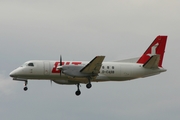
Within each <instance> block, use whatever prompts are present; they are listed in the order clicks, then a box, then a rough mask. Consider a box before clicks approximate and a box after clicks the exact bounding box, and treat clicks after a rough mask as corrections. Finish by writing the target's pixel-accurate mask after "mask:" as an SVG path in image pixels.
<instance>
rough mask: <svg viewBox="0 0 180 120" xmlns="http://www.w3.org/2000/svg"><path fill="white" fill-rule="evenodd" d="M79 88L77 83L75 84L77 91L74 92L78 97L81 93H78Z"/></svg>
mask: <svg viewBox="0 0 180 120" xmlns="http://www.w3.org/2000/svg"><path fill="white" fill-rule="evenodd" d="M79 86H80V84H79V83H78V84H77V91H76V92H75V94H76V95H77V96H79V95H80V94H81V91H80V89H79Z"/></svg>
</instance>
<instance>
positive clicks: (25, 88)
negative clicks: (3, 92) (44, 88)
mask: <svg viewBox="0 0 180 120" xmlns="http://www.w3.org/2000/svg"><path fill="white" fill-rule="evenodd" d="M24 82H25V84H24V86H25V87H24V91H27V90H28V87H27V84H28V81H27V80H25V81H24Z"/></svg>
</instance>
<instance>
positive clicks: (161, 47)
mask: <svg viewBox="0 0 180 120" xmlns="http://www.w3.org/2000/svg"><path fill="white" fill-rule="evenodd" d="M166 41H167V36H157V37H156V39H155V40H154V41H153V42H152V44H151V45H150V46H149V48H148V49H147V50H146V51H145V52H144V54H143V55H142V56H141V57H140V59H139V60H138V61H137V63H141V64H144V63H146V62H147V60H149V58H150V57H151V56H152V55H160V61H159V64H158V66H159V67H162V62H163V57H164V52H165V47H166Z"/></svg>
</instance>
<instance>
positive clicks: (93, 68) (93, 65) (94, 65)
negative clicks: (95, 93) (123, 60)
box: [80, 56, 105, 74]
mask: <svg viewBox="0 0 180 120" xmlns="http://www.w3.org/2000/svg"><path fill="white" fill-rule="evenodd" d="M104 58H105V56H96V57H95V58H94V59H93V60H91V61H90V62H89V63H88V64H87V65H86V66H85V67H84V68H82V69H81V70H80V72H81V73H86V74H98V73H99V70H100V68H101V65H102V62H103V60H104Z"/></svg>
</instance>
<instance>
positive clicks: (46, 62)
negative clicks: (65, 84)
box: [44, 61, 50, 75]
mask: <svg viewBox="0 0 180 120" xmlns="http://www.w3.org/2000/svg"><path fill="white" fill-rule="evenodd" d="M49 71H50V70H49V61H44V75H49V73H50V72H49Z"/></svg>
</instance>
